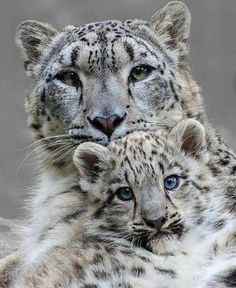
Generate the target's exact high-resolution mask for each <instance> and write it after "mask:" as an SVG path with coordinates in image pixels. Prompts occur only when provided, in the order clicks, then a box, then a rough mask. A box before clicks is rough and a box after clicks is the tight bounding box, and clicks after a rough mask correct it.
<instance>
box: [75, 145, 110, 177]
mask: <svg viewBox="0 0 236 288" xmlns="http://www.w3.org/2000/svg"><path fill="white" fill-rule="evenodd" d="M73 160H74V164H75V167H76V168H77V169H78V171H79V174H80V176H82V177H85V178H88V180H89V181H91V182H94V181H96V180H97V179H98V178H99V176H100V175H101V174H102V173H104V172H106V171H108V170H109V169H112V162H113V161H112V159H111V155H110V151H109V149H108V148H107V147H104V146H102V145H100V144H96V143H92V142H86V143H82V144H81V145H79V146H78V148H77V149H76V150H75V153H74V156H73Z"/></svg>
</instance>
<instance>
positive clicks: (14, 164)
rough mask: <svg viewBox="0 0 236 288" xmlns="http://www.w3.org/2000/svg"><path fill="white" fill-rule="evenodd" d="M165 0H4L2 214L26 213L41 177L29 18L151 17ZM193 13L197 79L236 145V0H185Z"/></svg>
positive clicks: (0, 20)
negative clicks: (23, 44)
mask: <svg viewBox="0 0 236 288" xmlns="http://www.w3.org/2000/svg"><path fill="white" fill-rule="evenodd" d="M167 2H168V1H167V0H165V1H163V0H119V1H118V0H8V1H3V0H2V1H1V2H0V35H1V44H0V63H1V65H0V217H8V218H15V217H20V216H21V215H22V211H23V210H22V207H23V206H24V199H25V195H26V192H27V191H29V187H31V186H32V185H33V183H34V180H35V178H36V173H35V172H34V169H33V167H34V165H33V161H32V159H31V160H29V161H25V162H24V163H23V164H22V165H21V163H22V161H23V159H24V158H25V157H26V155H27V149H25V150H24V147H26V146H27V145H29V143H30V137H29V132H28V129H27V127H26V114H25V112H24V107H23V104H24V98H25V95H26V94H27V92H28V91H29V90H30V88H31V87H32V82H31V80H30V79H28V78H27V77H26V76H25V74H24V70H23V62H22V59H21V54H20V51H19V49H18V48H17V47H16V46H15V43H14V38H15V31H16V27H17V25H18V24H19V23H20V22H21V21H23V20H26V19H35V20H38V21H44V22H49V23H50V24H52V25H54V26H55V27H58V28H59V27H63V26H65V25H68V24H77V25H78V24H84V23H87V22H90V21H96V20H104V19H108V18H110V19H115V18H116V19H126V18H143V19H146V20H147V19H149V18H150V17H151V15H152V14H153V13H154V12H155V10H157V9H159V8H161V7H162V6H163V5H165V4H166V3H167ZM184 2H185V3H186V4H187V5H188V7H189V9H190V11H191V13H192V30H191V41H190V43H191V55H190V57H189V61H190V63H191V64H192V72H193V75H194V78H195V79H196V80H197V81H198V82H199V83H200V85H201V86H202V90H203V96H204V99H205V104H206V109H207V112H208V116H209V119H210V120H211V121H212V122H213V123H214V125H215V126H216V127H217V128H218V130H220V132H221V133H222V134H223V135H224V137H225V139H227V141H228V143H229V144H230V145H231V146H232V147H233V148H234V149H235V148H236V133H235V132H236V129H235V126H234V125H235V123H236V57H235V56H236V37H235V30H236V1H235V0H198V1H196V0H195V1H194V0H185V1H184Z"/></svg>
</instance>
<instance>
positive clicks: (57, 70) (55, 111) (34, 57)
mask: <svg viewBox="0 0 236 288" xmlns="http://www.w3.org/2000/svg"><path fill="white" fill-rule="evenodd" d="M189 29H190V13H189V11H188V9H187V8H186V6H185V5H184V4H183V3H181V2H177V1H173V2H170V3H168V4H167V5H166V6H165V7H164V8H162V9H160V10H158V11H157V12H156V13H155V14H154V16H153V17H152V19H151V21H148V22H146V21H142V20H126V21H113V20H112V21H103V22H96V23H91V24H87V25H83V26H68V27H65V28H64V29H61V30H56V29H55V28H53V27H52V26H50V25H48V24H43V23H39V22H36V21H26V22H24V23H22V24H21V25H20V27H19V29H18V33H17V43H18V44H19V46H20V47H21V49H22V51H23V55H24V60H25V69H26V72H27V74H28V75H29V76H31V77H32V78H34V80H35V83H36V84H35V87H34V89H33V90H32V92H31V93H30V95H29V96H28V97H27V100H26V111H27V113H28V115H29V117H28V123H29V126H30V127H31V129H32V133H33V136H34V140H35V141H36V150H35V151H36V152H37V153H36V154H37V155H38V157H39V159H40V160H41V161H42V163H43V165H42V168H43V169H42V170H43V172H42V174H41V176H40V184H39V188H38V189H37V193H36V194H37V196H35V197H34V198H33V200H32V203H31V204H30V207H32V208H31V213H32V214H33V217H32V218H31V221H32V223H33V224H32V226H31V229H32V230H31V233H29V234H30V236H29V235H28V236H29V237H28V238H27V239H28V240H27V241H26V243H25V247H27V248H28V249H29V250H30V251H37V252H38V250H39V249H38V248H39V247H38V240H39V239H37V237H38V235H40V239H44V237H45V235H47V233H48V232H49V231H51V223H50V221H52V218H51V217H49V216H50V213H49V211H46V210H44V211H45V215H43V216H44V217H42V220H40V221H39V219H41V213H40V209H39V207H41V206H40V205H44V204H45V203H47V199H48V197H49V195H50V197H51V198H50V197H49V198H50V199H51V200H53V199H54V194H55V193H56V191H58V190H59V191H60V192H61V197H63V195H64V194H65V191H67V189H68V187H70V184H71V183H73V181H74V178H73V177H74V176H75V173H74V170H73V164H72V155H73V151H74V150H75V149H76V147H77V145H78V144H79V143H82V142H85V141H93V142H98V143H101V144H104V145H107V144H108V143H109V142H110V140H115V139H119V138H121V137H123V136H125V135H127V134H129V133H131V132H133V131H138V130H150V131H156V130H158V129H163V128H164V129H166V130H170V129H171V128H172V127H173V126H174V125H175V124H176V123H177V122H179V121H180V120H182V119H186V118H195V119H197V120H199V121H200V122H201V123H202V124H203V125H204V127H205V129H206V134H207V145H206V146H207V150H208V152H209V159H210V161H209V163H208V169H209V170H210V172H211V173H213V174H214V177H217V180H218V181H222V179H223V180H225V179H227V181H225V182H223V183H224V185H222V187H223V189H222V191H223V194H224V197H223V198H224V199H225V198H226V199H227V200H225V201H222V203H224V207H225V209H226V210H227V211H229V212H230V213H231V215H235V207H236V205H235V197H236V195H235V191H236V189H235V187H236V178H235V175H236V169H235V167H236V157H235V154H234V153H233V152H232V151H231V150H230V149H229V148H228V147H227V146H226V145H225V144H224V141H223V140H222V138H221V137H220V136H219V135H218V134H217V133H216V132H215V130H214V129H213V128H212V127H211V126H210V125H209V124H208V121H207V117H206V115H205V113H204V109H203V105H202V99H201V95H200V92H199V87H198V85H197V84H196V82H195V81H193V80H192V77H191V73H190V69H189V67H188V64H187V62H186V60H185V56H186V55H187V54H188V52H189V47H188V36H189ZM140 64H145V65H146V64H148V65H151V66H153V68H154V69H152V73H151V74H150V75H148V77H147V78H145V79H143V81H139V82H135V83H134V82H132V81H130V72H131V71H132V69H133V68H134V67H136V66H137V65H140ZM68 70H69V71H73V72H75V73H77V75H78V76H79V82H78V83H77V85H76V86H75V85H74V86H71V85H66V84H65V83H64V82H63V81H61V80H60V79H61V78H60V75H61V73H63V72H65V71H68ZM114 103H115V104H116V105H114ZM112 115H118V116H119V117H120V119H122V121H120V122H119V125H117V127H116V129H115V130H114V132H113V133H112V134H111V135H106V134H105V133H103V132H102V131H101V130H100V129H98V128H97V127H95V126H94V125H92V124H91V121H89V119H94V118H96V117H103V118H107V117H110V116H112ZM68 184H69V185H68ZM194 184H195V187H196V189H198V188H199V187H198V182H194ZM194 184H193V185H194ZM57 189H58V190H57ZM225 196H226V197H225ZM45 201H46V202H45ZM54 208H55V211H53V213H52V215H53V216H54V217H55V219H54V220H55V221H57V220H58V219H60V217H61V216H62V215H63V213H62V212H63V211H64V210H63V209H59V210H57V208H58V207H57V203H55V206H54ZM196 209H197V208H196ZM76 211H77V210H76V209H75V212H74V213H72V215H70V216H68V215H64V216H65V217H66V218H65V220H67V222H71V221H73V219H76V218H77V217H79V216H80V215H79V213H77V212H76ZM50 212H52V211H50ZM198 212H200V211H198ZM200 214H201V213H200ZM49 219H50V221H49ZM54 220H53V221H54ZM198 221H199V223H201V221H202V219H201V218H199V219H198ZM46 224H47V225H46ZM223 224H224V220H222V219H220V221H218V222H217V221H215V223H214V225H215V227H218V228H220V227H221V226H222V225H223ZM46 226H47V229H46V230H44V231H43V232H42V230H43V227H46ZM39 232H40V233H41V234H42V235H41V234H40V233H39ZM35 235H36V236H35ZM37 252H35V254H36V255H37ZM32 255H33V253H32ZM32 258H33V259H34V256H32ZM221 279H223V278H221Z"/></svg>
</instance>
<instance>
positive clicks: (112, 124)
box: [88, 114, 126, 137]
mask: <svg viewBox="0 0 236 288" xmlns="http://www.w3.org/2000/svg"><path fill="white" fill-rule="evenodd" d="M125 117H126V114H124V115H123V116H122V117H120V116H118V115H116V114H115V115H112V116H110V117H108V118H103V117H96V118H94V119H93V120H92V119H90V118H89V117H88V120H89V122H90V123H91V124H92V125H93V127H94V128H96V129H98V130H100V131H102V132H103V133H104V134H106V135H107V136H108V137H110V136H111V135H112V133H113V132H114V131H115V129H116V128H117V127H118V126H119V125H120V124H121V123H122V122H123V121H124V119H125Z"/></svg>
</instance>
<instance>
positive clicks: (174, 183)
mask: <svg viewBox="0 0 236 288" xmlns="http://www.w3.org/2000/svg"><path fill="white" fill-rule="evenodd" d="M164 186H165V189H167V190H174V189H176V188H177V187H178V186H179V177H178V176H177V175H170V176H168V177H166V178H165V179H164Z"/></svg>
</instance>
